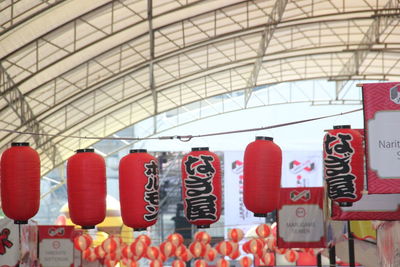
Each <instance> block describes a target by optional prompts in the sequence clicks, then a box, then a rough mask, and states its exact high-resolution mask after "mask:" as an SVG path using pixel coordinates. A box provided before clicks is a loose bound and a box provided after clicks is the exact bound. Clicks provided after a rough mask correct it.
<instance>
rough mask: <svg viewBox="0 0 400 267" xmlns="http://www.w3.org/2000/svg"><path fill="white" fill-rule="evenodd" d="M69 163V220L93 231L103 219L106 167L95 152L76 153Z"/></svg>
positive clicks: (104, 212)
mask: <svg viewBox="0 0 400 267" xmlns="http://www.w3.org/2000/svg"><path fill="white" fill-rule="evenodd" d="M76 152H77V153H76V154H75V155H73V156H72V157H70V158H69V159H68V163H67V185H68V187H67V188H68V206H69V214H70V217H71V220H72V222H73V223H74V224H77V225H81V226H82V228H83V229H92V228H94V227H95V225H96V224H99V223H101V222H102V221H103V220H104V219H105V217H106V165H105V162H104V159H103V158H102V157H101V156H100V155H98V154H96V153H94V149H79V150H77V151H76Z"/></svg>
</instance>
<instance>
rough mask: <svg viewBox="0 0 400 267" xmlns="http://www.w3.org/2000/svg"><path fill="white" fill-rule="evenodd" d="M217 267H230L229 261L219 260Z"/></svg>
mask: <svg viewBox="0 0 400 267" xmlns="http://www.w3.org/2000/svg"><path fill="white" fill-rule="evenodd" d="M217 267H229V261H227V260H225V259H219V260H218V261H217Z"/></svg>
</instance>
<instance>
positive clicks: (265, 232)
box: [256, 223, 271, 238]
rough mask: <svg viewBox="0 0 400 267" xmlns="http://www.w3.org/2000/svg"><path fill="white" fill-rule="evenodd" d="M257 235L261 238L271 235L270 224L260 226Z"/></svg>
mask: <svg viewBox="0 0 400 267" xmlns="http://www.w3.org/2000/svg"><path fill="white" fill-rule="evenodd" d="M256 234H257V235H258V236H259V237H260V238H267V237H268V236H269V235H270V234H271V228H270V227H269V225H268V224H265V223H263V224H260V225H259V226H257V228H256Z"/></svg>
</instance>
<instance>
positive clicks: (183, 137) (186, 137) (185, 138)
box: [0, 108, 363, 142]
mask: <svg viewBox="0 0 400 267" xmlns="http://www.w3.org/2000/svg"><path fill="white" fill-rule="evenodd" d="M361 110H363V109H362V108H359V109H355V110H350V111H346V112H342V113H336V114H332V115H326V116H321V117H315V118H310V119H305V120H299V121H293V122H286V123H280V124H275V125H270V126H264V127H258V128H250V129H241V130H235V131H227V132H215V133H208V134H199V135H171V136H158V137H98V136H79V135H62V134H49V133H34V132H23V131H17V130H8V129H0V131H1V132H8V133H17V134H28V135H37V136H50V137H63V138H77V139H87V140H90V139H93V140H129V141H142V140H173V139H177V140H179V141H182V142H189V141H190V140H192V139H193V138H200V137H209V136H216V135H226V134H236V133H245V132H254V131H261V130H268V129H273V128H280V127H285V126H290V125H295V124H301V123H306V122H310V121H316V120H322V119H327V118H332V117H337V116H342V115H347V114H350V113H354V112H358V111H361Z"/></svg>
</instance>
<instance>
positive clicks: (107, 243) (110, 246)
mask: <svg viewBox="0 0 400 267" xmlns="http://www.w3.org/2000/svg"><path fill="white" fill-rule="evenodd" d="M119 246H120V244H119V242H118V241H117V239H116V238H115V237H114V236H110V237H109V238H107V239H106V240H104V241H103V243H101V247H102V248H103V250H104V252H105V253H106V254H109V253H113V252H115V251H116V250H117V249H118V248H119Z"/></svg>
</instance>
